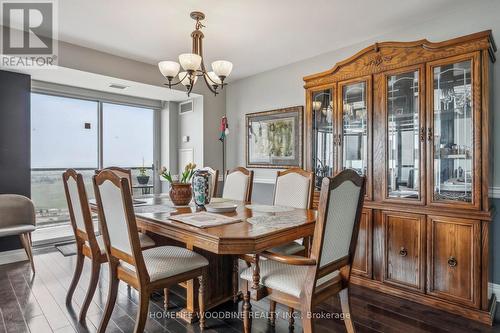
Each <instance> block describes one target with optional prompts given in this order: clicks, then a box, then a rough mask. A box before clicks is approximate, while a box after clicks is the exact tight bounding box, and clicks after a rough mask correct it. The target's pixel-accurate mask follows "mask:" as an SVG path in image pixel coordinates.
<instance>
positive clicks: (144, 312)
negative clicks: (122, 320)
mask: <svg viewBox="0 0 500 333" xmlns="http://www.w3.org/2000/svg"><path fill="white" fill-rule="evenodd" d="M148 312H149V293H148V292H146V291H144V290H140V291H139V309H137V315H136V319H135V327H134V332H135V333H142V332H144V327H145V326H146V320H147V319H148Z"/></svg>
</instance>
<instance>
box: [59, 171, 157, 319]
mask: <svg viewBox="0 0 500 333" xmlns="http://www.w3.org/2000/svg"><path fill="white" fill-rule="evenodd" d="M63 184H64V192H65V194H66V201H67V203H68V209H69V217H70V221H71V226H72V228H73V232H74V235H75V240H76V266H75V272H74V274H73V279H72V280H71V284H70V286H69V289H68V293H67V295H66V304H67V305H70V304H71V299H72V298H73V293H74V292H75V289H76V286H77V285H78V281H79V280H80V276H81V274H82V269H83V263H84V259H85V257H87V258H89V259H90V260H91V273H90V282H89V286H88V288H87V294H86V295H85V299H84V301H83V304H82V306H81V309H80V316H79V320H80V322H83V321H85V317H86V315H87V311H88V308H89V306H90V304H91V302H92V298H93V297H94V293H95V290H96V287H97V282H98V281H99V273H100V270H101V264H102V263H105V262H107V261H108V258H107V257H106V250H105V246H104V239H103V236H102V235H100V236H96V234H95V230H94V224H93V221H92V215H91V212H90V207H89V202H88V197H87V191H86V190H85V184H84V182H83V176H82V175H81V174H80V173H78V172H76V171H75V170H73V169H68V170H66V171H65V172H64V173H63ZM138 237H139V241H140V245H141V247H142V248H144V249H147V248H151V247H154V246H155V242H154V241H153V240H152V239H151V238H150V237H149V236H148V235H146V234H142V233H140V234H139V235H138Z"/></svg>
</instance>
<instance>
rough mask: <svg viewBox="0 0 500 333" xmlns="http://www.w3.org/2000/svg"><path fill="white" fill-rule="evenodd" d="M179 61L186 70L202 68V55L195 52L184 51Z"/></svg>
mask: <svg viewBox="0 0 500 333" xmlns="http://www.w3.org/2000/svg"><path fill="white" fill-rule="evenodd" d="M179 62H180V63H181V66H182V68H184V70H185V71H196V70H198V68H200V65H201V57H200V56H199V55H197V54H194V53H183V54H181V55H180V56H179Z"/></svg>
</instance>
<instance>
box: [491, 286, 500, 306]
mask: <svg viewBox="0 0 500 333" xmlns="http://www.w3.org/2000/svg"><path fill="white" fill-rule="evenodd" d="M491 294H495V295H500V284H496V283H492V282H490V283H488V296H490V297H491ZM497 302H500V298H497Z"/></svg>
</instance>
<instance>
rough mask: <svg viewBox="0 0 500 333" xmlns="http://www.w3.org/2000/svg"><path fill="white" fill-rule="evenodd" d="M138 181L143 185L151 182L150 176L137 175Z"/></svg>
mask: <svg viewBox="0 0 500 333" xmlns="http://www.w3.org/2000/svg"><path fill="white" fill-rule="evenodd" d="M137 182H138V183H139V184H141V185H146V184H147V183H148V182H149V176H137Z"/></svg>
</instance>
